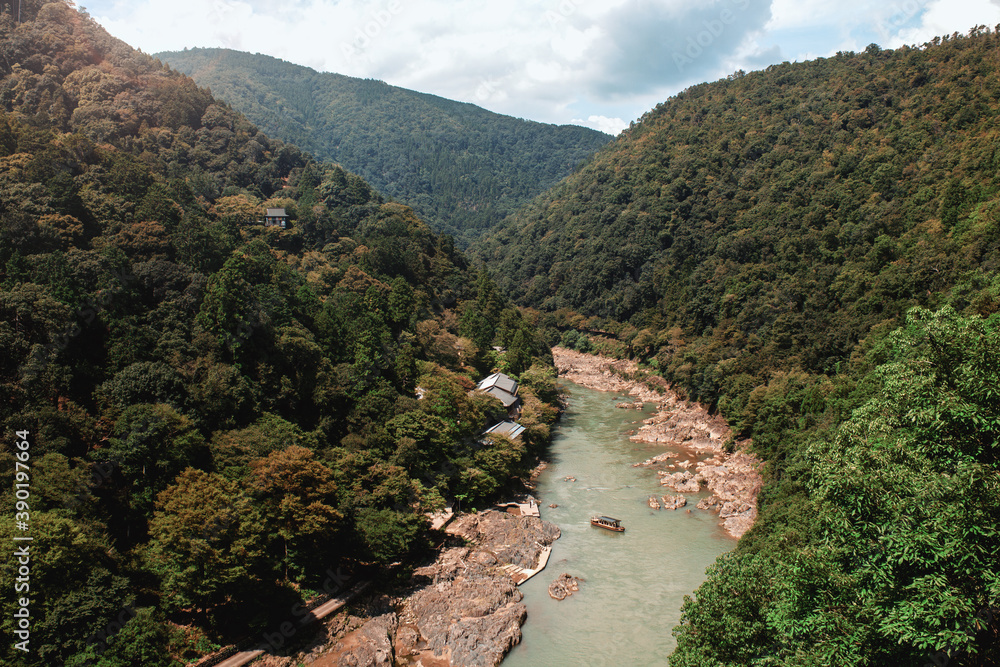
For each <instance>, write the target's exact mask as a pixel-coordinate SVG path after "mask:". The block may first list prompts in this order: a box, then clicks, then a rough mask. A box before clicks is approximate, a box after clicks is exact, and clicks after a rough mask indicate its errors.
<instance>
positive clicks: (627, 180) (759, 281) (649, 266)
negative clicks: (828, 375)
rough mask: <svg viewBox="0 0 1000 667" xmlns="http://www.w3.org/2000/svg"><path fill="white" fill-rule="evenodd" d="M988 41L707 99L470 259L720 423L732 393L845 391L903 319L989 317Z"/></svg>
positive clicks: (637, 137) (572, 181)
mask: <svg viewBox="0 0 1000 667" xmlns="http://www.w3.org/2000/svg"><path fill="white" fill-rule="evenodd" d="M996 40H997V37H996V36H995V35H994V34H992V33H984V34H979V35H977V36H974V37H958V38H954V39H947V40H944V41H943V42H942V41H941V40H939V43H938V44H937V45H929V46H928V48H925V49H914V48H904V49H899V50H897V51H883V50H880V49H879V48H878V47H875V46H873V47H870V48H869V50H868V51H866V52H865V53H860V54H842V55H840V56H837V57H834V58H828V59H819V60H816V61H812V62H805V63H796V64H787V63H786V64H783V65H777V66H772V67H770V68H768V69H767V71H763V72H753V73H749V74H745V75H744V74H743V73H739V74H737V75H734V76H732V77H730V78H729V79H727V80H723V81H718V82H715V83H711V84H704V85H700V86H695V87H693V88H691V89H689V90H686V91H684V92H683V93H681V94H679V95H678V96H677V97H676V98H674V99H671V100H669V101H667V102H665V103H663V104H661V105H659V106H658V107H657V108H656V109H654V110H652V111H650V112H649V113H648V114H646V116H644V118H643V119H642V120H641V122H640V123H638V124H637V125H636V126H635V127H634V128H632V129H631V130H628V131H626V132H625V133H624V134H623V136H622V137H621V138H619V140H617V141H616V142H615V143H613V144H611V145H609V146H608V147H606V148H605V149H604V150H603V151H601V152H600V153H599V154H598V155H597V156H596V157H595V159H594V160H592V161H591V162H590V163H589V164H588V165H587V166H585V167H584V168H583V169H582V170H580V171H579V172H578V173H576V174H574V175H572V176H570V177H568V178H567V179H566V180H564V181H563V182H562V183H560V184H559V185H558V186H557V187H555V188H553V189H552V190H551V191H550V192H548V193H546V194H545V195H543V196H542V197H539V198H538V199H537V200H536V201H534V202H533V203H532V204H531V205H530V206H528V207H526V208H525V209H523V210H522V211H520V212H519V213H518V214H517V215H516V216H513V217H512V218H511V219H510V220H509V221H507V222H506V223H505V224H504V226H503V228H502V229H498V230H497V231H496V232H495V233H492V234H490V235H489V236H488V237H487V238H485V239H484V240H483V241H482V242H481V243H479V244H477V245H476V246H475V247H474V248H473V249H472V250H473V253H474V254H475V255H476V256H478V257H479V258H481V259H482V260H483V261H484V262H485V263H486V265H487V266H488V267H489V268H490V269H491V271H493V274H494V275H495V277H496V279H497V281H498V282H499V284H500V285H501V286H502V287H504V288H505V289H506V290H508V291H509V293H510V294H512V295H513V296H514V298H515V299H516V300H519V301H520V302H522V303H524V304H527V305H531V306H534V307H537V308H541V309H543V310H547V311H556V310H559V309H568V310H570V311H574V312H577V313H579V314H581V315H583V316H584V317H593V318H596V319H594V321H593V322H591V327H592V328H594V329H601V328H603V327H604V324H605V323H604V320H613V321H616V322H621V323H627V324H628V325H630V326H629V327H627V330H622V331H623V335H624V338H625V341H626V342H627V343H630V344H633V347H635V346H638V348H639V349H638V350H636V353H637V354H639V355H640V356H642V357H643V358H647V359H651V360H656V361H657V362H658V364H659V367H660V368H661V369H662V370H663V371H664V372H665V373H667V376H668V378H669V379H670V380H671V381H673V382H675V383H677V384H679V385H681V386H683V387H684V389H686V390H687V391H688V392H689V394H690V395H691V396H692V397H693V398H698V399H701V400H708V401H712V402H714V401H716V400H718V398H719V397H720V396H726V395H728V394H730V393H732V392H731V389H734V388H735V385H734V383H736V384H739V383H740V382H744V380H741V379H740V377H739V376H741V375H746V374H749V376H751V377H757V374H759V373H762V372H765V371H767V370H770V369H772V368H781V369H785V370H787V369H791V368H801V369H803V370H806V371H810V372H833V371H834V370H835V369H836V367H837V364H838V363H840V364H843V363H845V362H847V360H848V359H849V357H850V355H851V352H852V350H853V349H854V347H855V345H856V344H857V343H858V341H860V340H861V339H863V338H864V337H866V336H867V335H868V332H869V331H870V330H871V329H872V328H873V327H876V326H882V327H884V326H887V325H891V324H892V323H895V322H898V321H899V318H900V316H901V315H902V314H903V313H904V312H905V311H906V310H907V309H908V308H910V307H911V306H917V305H921V306H928V307H936V306H939V305H943V304H944V303H946V302H948V301H949V298H952V299H954V301H955V303H956V305H957V306H958V307H959V309H965V308H967V307H969V306H970V305H972V306H973V308H972V309H973V310H974V311H975V312H978V313H981V314H988V313H991V312H993V310H994V309H995V307H996V302H995V301H993V300H992V298H991V296H990V295H991V294H992V293H993V292H990V291H988V290H987V291H984V290H985V288H986V287H987V286H988V285H989V284H990V283H991V281H992V280H993V276H994V275H995V272H996V270H997V269H998V268H1000V252H998V249H997V241H998V238H1000V231H998V229H997V222H996V221H997V216H998V214H1000V211H998V200H997V193H998V190H1000V178H998V176H997V173H998V172H997V168H996V167H997V164H998V162H997V160H998V159H1000V158H998V152H997V151H998V147H1000V144H998V138H997V137H998V132H1000V124H998V122H997V112H998V102H997V98H996V95H995V91H997V90H998V89H1000V72H998V71H997V69H996V68H995V67H993V66H992V59H993V58H995V50H996ZM953 288H954V292H952V289H953ZM949 295H953V296H951V297H950V296H949ZM643 330H645V333H643V334H642V335H641V338H640V339H639V340H638V341H637V340H636V338H637V337H638V336H639V335H640V332H642V331H643ZM735 391H739V390H738V389H735Z"/></svg>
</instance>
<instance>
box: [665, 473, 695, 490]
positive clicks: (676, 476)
mask: <svg viewBox="0 0 1000 667" xmlns="http://www.w3.org/2000/svg"><path fill="white" fill-rule="evenodd" d="M658 474H659V475H660V484H662V485H663V486H669V487H670V488H671V489H673V490H674V491H677V492H678V493H698V492H699V491H701V484H699V482H700V481H701V480H700V478H696V477H695V476H694V475H693V474H691V473H690V472H688V471H687V470H685V471H683V472H675V473H673V474H670V473H667V472H660V473H658Z"/></svg>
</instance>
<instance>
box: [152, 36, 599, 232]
mask: <svg viewBox="0 0 1000 667" xmlns="http://www.w3.org/2000/svg"><path fill="white" fill-rule="evenodd" d="M156 55H157V57H159V58H160V59H162V60H163V61H164V62H166V63H168V64H169V65H170V66H171V67H173V68H175V69H177V70H179V71H181V72H184V73H185V74H189V75H190V76H191V77H192V78H194V80H195V81H196V82H198V84H199V85H202V86H207V87H208V88H210V89H211V90H212V92H213V93H214V94H215V95H216V97H218V98H220V99H223V100H225V101H227V102H228V103H229V104H231V105H232V107H233V108H234V109H236V110H237V111H240V112H242V113H244V114H246V116H247V118H249V119H250V120H251V121H253V122H254V123H256V124H257V126H258V127H260V128H261V129H262V130H264V131H265V132H267V133H268V134H270V135H271V136H274V137H277V138H280V139H282V140H284V141H287V142H290V143H294V144H296V145H297V146H301V147H302V148H303V149H305V150H308V151H310V152H312V154H313V155H315V156H316V157H318V158H321V159H326V160H333V161H334V162H337V163H339V164H341V165H343V166H344V168H346V169H349V170H350V171H353V172H356V173H358V174H360V175H361V176H362V177H364V178H365V180H367V181H368V182H369V183H371V184H372V186H374V187H375V188H377V189H378V190H379V191H380V192H383V193H385V194H386V195H388V196H390V197H394V198H396V199H398V200H400V201H403V202H406V203H407V204H409V205H410V206H412V207H413V209H414V210H415V211H416V212H417V213H418V214H419V215H420V216H422V217H423V218H424V219H425V220H427V221H428V223H429V224H430V225H431V226H432V227H433V228H434V229H436V230H438V231H443V232H447V233H449V234H451V235H453V236H454V237H455V238H456V240H457V241H458V242H459V244H460V245H465V244H467V243H468V242H469V241H471V240H473V239H475V238H477V237H478V236H479V235H480V234H481V233H482V232H483V231H484V230H485V229H488V228H489V227H491V226H493V225H494V224H496V223H497V222H499V221H500V220H501V219H502V218H503V217H505V216H506V215H508V214H510V213H512V212H514V210H516V209H517V208H518V207H519V206H521V205H522V204H525V203H527V202H528V201H530V200H531V199H532V198H533V197H535V196H536V195H539V194H541V193H542V192H544V191H545V190H547V189H548V188H549V187H551V186H553V185H555V184H556V183H557V182H558V181H559V179H561V178H563V177H564V176H566V175H568V174H569V173H570V172H571V171H572V170H573V169H574V168H576V167H577V166H579V165H580V164H581V163H582V162H583V161H584V160H586V159H587V158H588V157H589V156H590V155H591V154H593V152H594V151H596V150H597V149H598V148H600V147H601V146H603V145H605V144H606V143H607V142H608V141H609V140H610V137H609V136H608V135H606V134H603V133H601V132H597V131H595V130H590V129H587V128H584V127H579V126H576V125H561V126H557V125H547V124H544V123H537V122H534V121H526V120H522V119H518V118H512V117H510V116H503V115H500V114H496V113H493V112H490V111H487V110H485V109H482V108H480V107H477V106H475V105H472V104H465V103H461V102H455V101H452V100H447V99H444V98H441V97H437V96H434V95H428V94H426V93H417V92H414V91H412V90H406V89H405V88H398V87H396V86H390V85H388V84H386V83H384V82H382V81H375V80H371V79H356V78H352V77H347V76H343V75H340V74H330V73H320V72H316V71H315V70H312V69H309V68H307V67H301V66H299V65H293V64H292V63H288V62H285V61H283V60H278V59H276V58H271V57H270V56H264V55H260V54H257V55H252V54H249V53H242V52H239V51H231V50H227V49H189V50H185V51H176V52H168V53H160V54H156Z"/></svg>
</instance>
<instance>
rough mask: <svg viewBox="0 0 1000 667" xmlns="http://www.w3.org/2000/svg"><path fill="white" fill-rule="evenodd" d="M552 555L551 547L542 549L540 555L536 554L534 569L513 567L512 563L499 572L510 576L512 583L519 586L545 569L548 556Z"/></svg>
mask: <svg viewBox="0 0 1000 667" xmlns="http://www.w3.org/2000/svg"><path fill="white" fill-rule="evenodd" d="M551 553H552V547H551V546H548V547H542V551H541V553H539V554H538V564H537V565H536V566H535V568H534V569H530V570H529V569H528V568H524V567H521V566H520V565H514V564H513V563H508V564H506V565H504V566H503V567H501V568H500V570H501V571H502V572H504V573H506V574H507V575H509V576H510V578H511V579H513V580H514V583H515V584H517V585H518V586H520V585H521V584H523V583H524V582H526V581H527V580H528V579H531V578H532V577H533V576H535V575H536V574H538V573H539V572H541V571H542V570H544V569H545V566H546V565H548V563H549V555H550V554H551Z"/></svg>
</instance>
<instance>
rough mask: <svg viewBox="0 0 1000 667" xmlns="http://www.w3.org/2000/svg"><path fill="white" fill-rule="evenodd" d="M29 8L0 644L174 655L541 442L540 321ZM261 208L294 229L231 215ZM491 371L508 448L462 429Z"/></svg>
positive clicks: (210, 642) (272, 613) (501, 475)
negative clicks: (515, 417) (508, 401)
mask: <svg viewBox="0 0 1000 667" xmlns="http://www.w3.org/2000/svg"><path fill="white" fill-rule="evenodd" d="M23 5H24V6H23V7H22V8H21V18H22V20H23V22H22V23H20V24H15V23H14V22H13V21H12V20H11V17H10V15H9V14H2V15H0V53H2V54H3V58H2V59H0V104H2V108H0V163H2V168H0V267H2V272H0V346H2V348H3V356H2V360H0V397H2V398H0V423H2V426H3V432H4V443H5V444H4V446H3V449H2V453H0V459H2V461H3V471H4V473H3V475H4V480H5V487H4V488H5V489H6V490H5V492H4V493H3V494H0V509H2V512H3V513H4V516H5V517H7V518H6V519H5V520H4V521H3V522H2V534H3V538H4V540H5V542H6V544H7V545H8V546H7V556H6V557H4V558H3V559H2V562H0V578H2V580H3V582H4V587H3V588H4V590H3V595H2V607H3V620H2V621H0V625H2V627H3V633H4V637H5V638H7V640H8V641H6V642H5V643H4V646H3V647H2V648H0V656H2V657H0V662H2V663H3V664H5V665H32V666H34V665H71V666H72V665H84V664H89V665H101V666H105V667H112V666H114V667H119V666H120V667H134V666H136V665H143V666H146V667H148V666H157V665H179V664H184V663H187V662H189V661H190V660H191V659H192V658H195V657H197V656H199V655H202V654H203V653H205V652H207V651H209V650H210V649H211V648H212V647H213V646H217V645H218V643H222V642H225V641H228V640H229V639H231V638H232V637H234V636H235V637H239V636H244V635H245V634H247V633H249V632H251V631H259V630H260V629H262V628H269V627H273V623H274V622H275V621H277V622H278V623H280V622H284V621H287V615H288V609H290V608H293V605H295V604H299V603H302V602H304V601H305V600H306V599H307V598H309V597H311V596H312V595H313V594H314V592H315V589H317V588H319V583H318V582H320V581H322V580H323V579H324V578H328V576H327V574H326V573H327V572H328V571H329V570H330V569H331V568H333V569H336V570H337V571H338V572H339V571H342V572H344V573H345V574H347V573H353V574H355V575H364V576H373V575H374V576H376V577H378V578H379V579H381V580H384V579H385V578H386V577H387V576H392V575H391V574H390V573H391V572H398V571H400V568H402V571H404V572H405V568H406V567H407V564H408V563H410V562H412V559H413V558H416V557H419V556H420V553H421V550H423V549H425V548H426V546H427V533H426V530H425V528H426V519H425V516H424V513H425V512H427V511H428V510H432V509H440V508H441V506H442V505H443V502H444V499H445V498H448V497H453V496H455V495H457V494H458V495H461V496H462V497H463V498H467V499H469V501H470V502H477V501H479V500H480V499H483V498H487V497H489V496H490V494H492V493H494V492H495V491H496V490H497V489H499V488H500V486H501V485H502V484H504V483H505V482H506V481H507V480H509V479H511V478H512V477H514V476H516V475H517V474H519V473H520V471H521V470H522V467H523V465H524V463H525V462H526V461H527V457H528V455H529V454H530V453H532V452H537V450H538V448H539V446H540V445H542V444H543V443H544V442H545V440H546V438H547V435H548V428H549V424H551V422H552V421H553V419H554V418H555V415H556V412H555V409H554V408H553V407H551V402H552V401H553V399H554V394H553V391H552V381H551V376H550V366H549V365H546V363H545V359H546V358H548V357H549V354H548V351H547V349H546V348H544V347H543V346H542V345H540V344H539V343H538V342H537V341H535V339H534V334H533V332H534V327H533V326H532V323H529V322H527V321H526V320H524V319H523V318H522V316H521V314H520V312H519V311H518V310H517V309H516V308H514V307H513V306H512V305H511V304H510V303H509V302H508V301H507V300H506V299H504V298H503V297H501V296H500V294H499V292H498V291H497V290H496V288H495V287H494V285H493V283H492V282H491V281H490V280H489V279H488V277H487V276H486V275H485V274H483V273H478V272H476V271H474V270H472V269H470V268H469V266H468V265H467V263H466V261H465V260H464V259H463V257H462V256H461V255H460V254H459V253H458V252H457V251H456V250H455V248H454V246H453V243H452V241H451V240H450V238H448V237H442V236H438V235H435V234H434V233H433V232H432V231H431V230H430V229H429V228H428V226H427V225H426V224H425V223H424V222H422V221H421V220H420V219H419V218H418V217H417V216H416V215H415V214H414V213H413V211H412V210H410V209H409V208H408V207H406V206H403V205H401V204H396V203H391V202H386V201H385V200H384V199H383V197H382V196H381V195H380V194H379V193H377V192H376V191H375V190H373V189H372V188H371V187H370V186H369V185H368V184H367V183H366V182H365V181H364V180H363V179H361V178H360V177H358V176H356V175H354V174H351V173H348V172H345V171H344V170H343V169H342V168H340V167H339V166H335V165H332V164H325V163H316V162H314V161H313V160H312V159H311V158H310V157H309V156H307V155H306V154H304V153H303V152H301V151H300V150H299V149H298V148H296V147H294V146H291V145H288V144H284V143H282V142H281V141H279V140H276V139H272V138H270V137H268V136H266V135H265V134H264V133H262V132H260V131H259V130H258V129H257V128H256V127H255V126H254V125H252V124H251V123H250V122H248V121H247V120H246V119H245V118H244V117H243V116H241V115H239V114H238V113H236V112H234V111H232V110H231V109H229V108H228V107H227V106H225V105H223V104H221V103H219V102H217V101H216V100H215V99H214V98H213V97H212V95H211V94H210V93H209V92H207V91H206V90H203V89H201V88H198V87H197V86H196V84H195V83H194V82H193V81H191V80H190V79H189V78H188V77H186V76H184V75H182V74H180V73H179V72H175V71H170V70H168V69H167V68H165V67H164V66H162V65H161V64H160V63H158V62H157V61H155V60H154V59H153V58H151V57H149V56H146V55H143V54H141V53H139V52H137V51H135V50H133V49H132V48H130V47H128V46H127V45H126V44H124V43H122V42H120V41H118V40H116V39H114V38H112V37H111V36H109V35H108V34H107V33H106V32H104V30H103V29H101V28H100V27H99V26H98V25H97V24H96V23H94V22H93V21H92V20H91V19H90V18H89V17H88V16H87V15H86V14H85V13H79V12H77V11H76V10H74V9H72V8H71V7H70V6H69V4H68V3H64V2H50V3H43V2H40V1H38V0H26V1H25V2H24V3H23ZM265 207H274V208H279V207H280V208H285V209H286V211H287V212H288V214H289V215H290V218H291V224H290V228H289V229H280V228H265V227H263V226H256V225H253V224H249V223H252V222H253V221H256V220H257V219H258V218H260V217H261V216H262V214H263V210H264V208H265ZM493 345H497V346H503V347H504V348H506V351H505V352H501V353H497V352H495V351H494V349H493ZM494 367H499V368H501V369H505V370H506V371H507V372H510V373H512V374H515V375H519V376H520V380H521V397H522V399H523V401H524V413H523V415H522V417H521V424H522V425H524V426H526V427H527V430H526V431H525V433H524V434H523V435H522V437H521V439H520V440H518V441H516V442H513V441H510V440H508V439H506V438H493V439H489V440H488V441H481V440H480V437H479V432H480V430H481V429H482V428H483V427H484V426H485V425H486V424H488V423H490V421H491V420H495V419H496V418H497V417H498V416H500V415H502V414H505V411H504V409H503V407H502V405H501V404H500V402H499V400H498V399H495V398H493V397H491V396H489V395H487V394H485V393H483V392H472V391H471V390H472V389H473V388H474V386H475V384H474V381H475V380H476V379H478V378H479V377H482V375H483V374H485V373H487V372H489V371H490V370H491V369H493V368H494ZM418 385H419V386H420V391H419V392H418V391H417V387H418ZM418 394H419V398H418ZM538 395H541V396H542V397H543V398H545V400H546V401H549V403H543V402H542V401H541V400H540V399H539V398H538ZM15 464H16V465H15ZM15 482H16V483H17V484H18V486H17V487H15ZM15 488H17V489H18V493H16V494H15V492H14V489H15ZM15 514H16V515H17V520H18V523H17V524H16V525H15V523H14V521H13V519H14V518H15ZM26 536H28V537H30V538H31V541H30V542H29V541H16V540H18V538H24V537H26ZM12 544H13V545H15V546H16V547H18V548H22V547H24V548H27V549H28V551H25V553H28V554H30V555H28V556H19V557H14V556H12V555H11V554H12V553H14V552H13V551H12V549H13V548H14V547H11V545H12ZM25 559H27V560H25ZM389 563H397V566H396V569H395V570H388V569H386V565H387V564H389ZM399 563H401V564H402V565H399ZM26 572H28V573H29V574H25V573H26ZM18 577H21V578H20V579H18V581H20V582H23V585H24V587H21V585H22V584H20V583H19V584H18V590H17V591H15V586H14V582H15V579H17V578H18ZM24 600H27V601H28V602H24ZM26 605H27V606H26ZM295 608H299V609H301V607H295ZM22 609H28V610H29V611H28V612H26V613H30V620H20V619H19V617H20V616H22V614H21V610H22ZM25 618H27V617H25ZM25 624H27V625H25ZM29 626H30V627H29ZM26 628H27V629H26ZM15 629H17V630H20V631H24V632H29V633H30V640H29V639H27V638H26V637H24V636H21V637H20V638H18V635H16V634H15V632H14V631H15ZM21 641H23V642H24V644H23V646H18V645H17V644H18V643H20V642H21Z"/></svg>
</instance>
